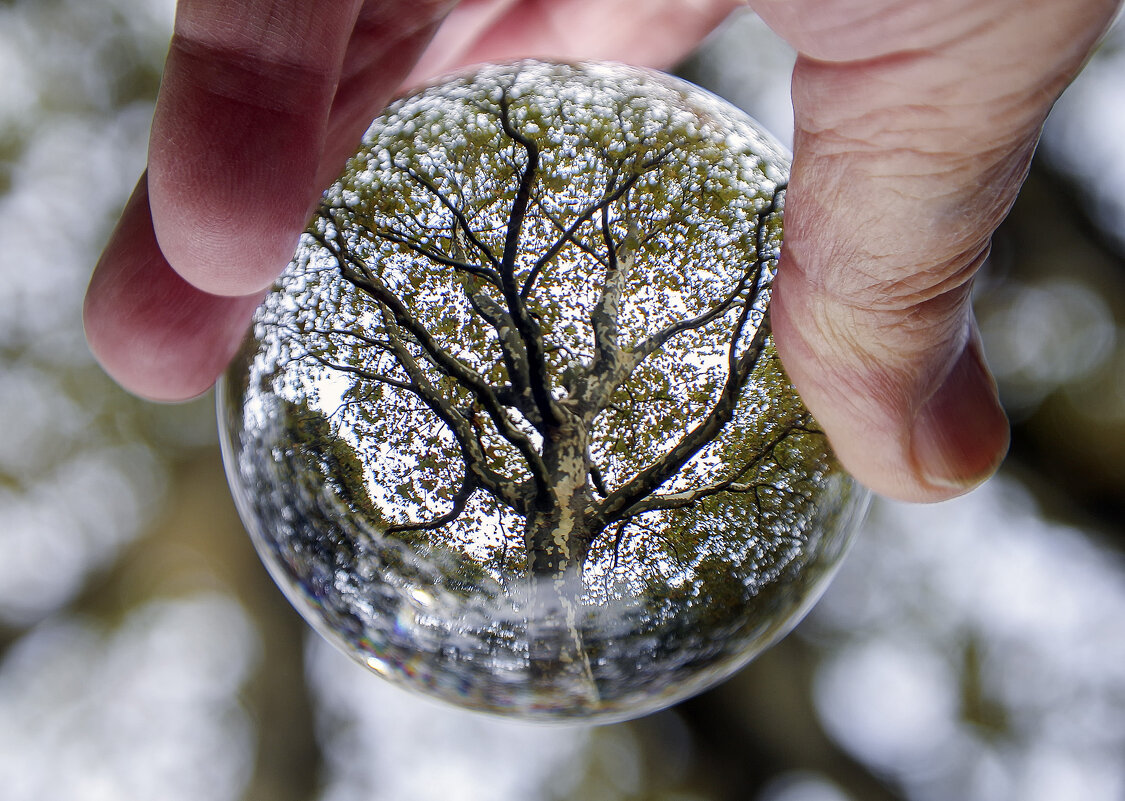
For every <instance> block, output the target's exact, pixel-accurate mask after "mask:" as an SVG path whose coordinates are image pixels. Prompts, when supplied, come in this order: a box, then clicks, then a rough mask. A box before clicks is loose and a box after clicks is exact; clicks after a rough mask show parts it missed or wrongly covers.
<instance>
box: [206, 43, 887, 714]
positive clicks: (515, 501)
mask: <svg viewBox="0 0 1125 801" xmlns="http://www.w3.org/2000/svg"><path fill="white" fill-rule="evenodd" d="M787 175H788V158H787V156H786V154H785V151H784V149H783V148H782V147H781V146H779V145H778V144H777V143H776V142H774V141H773V140H772V139H771V138H770V137H769V136H768V135H767V134H766V133H764V132H763V131H762V129H761V128H760V127H759V126H758V125H757V124H756V123H755V122H754V121H753V120H751V119H750V118H748V117H747V116H746V115H745V114H743V113H742V112H740V111H739V110H737V109H736V108H734V107H732V106H731V105H729V104H727V103H725V102H724V101H722V100H720V99H718V98H716V97H714V96H713V95H711V94H709V93H707V92H705V91H703V90H702V89H699V88H698V87H695V86H693V85H691V84H689V83H686V82H684V81H682V80H679V79H676V78H673V77H670V76H668V75H664V74H661V73H657V72H654V71H648V70H642V69H636V68H630V67H625V66H621V65H615V64H601V63H584V64H553V63H543V62H534V61H523V62H518V63H511V64H501V65H489V66H483V67H479V68H477V69H475V70H474V71H471V72H467V73H462V74H459V75H456V76H454V77H451V78H447V79H444V80H442V81H441V82H438V83H435V84H433V85H431V86H429V87H427V88H424V89H422V90H420V91H418V92H416V93H414V94H412V95H410V96H408V97H405V98H403V99H400V100H398V101H396V102H394V103H393V104H392V105H390V106H389V107H388V108H387V110H386V111H385V112H384V113H383V114H382V115H381V116H380V117H379V118H378V119H376V120H375V122H374V123H373V124H372V126H371V127H370V129H369V130H368V131H367V133H366V135H365V136H364V138H363V141H362V144H361V146H360V148H359V151H358V152H357V153H356V154H355V155H354V156H353V157H352V158H351V160H350V161H349V162H348V164H347V167H346V169H345V170H344V172H343V175H342V176H341V177H340V179H339V180H338V181H336V183H334V184H333V185H332V186H331V187H330V188H329V189H328V190H327V191H325V193H324V194H323V196H322V198H321V200H320V204H319V207H318V209H317V211H316V213H315V214H314V216H313V218H312V221H311V223H310V225H309V227H308V229H307V230H306V232H305V233H304V234H303V236H302V238H301V240H300V244H299V246H298V248H297V251H296V253H295V255H294V256H293V260H292V262H291V263H290V264H289V266H288V268H287V269H286V271H285V272H284V274H283V275H282V276H281V278H280V279H279V280H278V281H277V283H276V284H275V285H274V287H273V288H272V290H271V291H270V292H269V294H268V296H267V297H266V298H265V301H264V302H263V303H262V305H261V307H260V308H259V309H258V311H257V314H256V316H255V318H254V322H253V326H252V330H251V333H250V334H249V336H248V338H247V339H246V341H245V343H244V346H243V347H242V349H241V352H240V354H239V356H238V357H237V358H236V360H235V362H234V363H233V364H232V366H231V367H230V369H229V371H228V373H227V374H226V375H225V377H224V379H223V381H222V382H221V384H220V387H219V392H218V395H219V420H220V429H221V433H222V439H223V448H224V458H225V463H226V468H227V472H228V476H229V479H230V484H231V487H232V491H233V494H234V497H235V500H236V502H237V505H238V508H239V511H240V513H241V515H242V517H243V519H244V521H245V523H246V526H247V528H248V530H249V532H250V534H251V536H252V537H253V540H254V542H255V544H256V547H257V549H258V551H259V553H260V554H261V557H262V559H263V561H264V562H265V564H266V566H267V567H268V568H269V570H270V571H271V572H272V574H273V576H274V578H275V579H276V581H277V582H278V584H279V585H280V586H281V588H282V589H283V590H284V592H285V593H286V594H287V595H288V597H289V599H290V600H291V602H292V603H293V604H294V605H295V606H296V607H297V609H298V610H300V612H301V613H302V614H303V615H304V617H305V618H306V619H307V620H308V621H309V622H310V623H311V624H312V625H313V626H314V627H315V628H316V629H317V630H318V631H319V632H320V633H321V634H322V635H324V636H325V637H326V638H327V639H329V640H330V641H332V642H333V643H335V644H336V645H337V646H339V647H340V648H341V649H343V650H344V651H345V652H346V653H348V654H349V655H351V656H352V657H354V658H355V659H356V660H358V661H359V662H361V663H362V664H364V665H366V666H368V667H369V668H370V669H371V670H372V671H374V672H376V673H378V674H380V675H382V676H384V677H386V678H387V679H390V680H391V681H394V682H397V683H398V684H400V685H402V686H404V687H407V688H409V689H413V690H415V691H418V692H420V693H423V694H425V695H428V696H431V697H436V698H439V699H443V700H445V701H448V702H452V703H454V704H457V705H460V706H462V707H468V708H471V709H475V710H483V711H488V712H493V713H498V714H503V715H509V716H513V717H517V718H523V719H534V720H580V721H593V722H609V721H614V720H621V719H625V718H629V717H633V716H637V715H640V714H644V713H647V712H650V711H654V710H656V709H659V708H661V707H664V706H666V705H668V704H671V703H673V702H675V701H677V700H680V699H682V698H684V697H686V696H688V695H690V694H693V693H696V692H699V691H700V690H702V689H704V688H705V687H707V686H709V685H711V684H713V683H715V682H717V681H719V680H720V679H722V678H724V677H726V676H728V675H729V674H730V673H732V672H733V671H735V670H736V669H737V668H739V667H740V666H742V665H743V664H745V663H746V662H747V661H748V660H749V659H751V658H752V657H753V656H754V655H755V654H756V653H758V652H759V651H761V650H762V649H763V648H765V647H766V646H768V645H769V644H771V643H772V642H774V641H776V640H777V639H778V638H779V637H781V636H782V635H783V634H784V633H786V632H787V631H788V630H789V629H790V628H791V627H792V626H794V625H795V623H796V622H797V621H798V620H799V619H800V618H801V616H802V615H803V614H804V613H805V612H806V611H807V610H808V609H809V607H810V606H811V605H812V603H813V602H814V601H815V600H816V598H817V597H818V596H819V594H820V593H821V591H822V589H823V588H824V586H825V584H826V581H827V580H828V578H829V577H830V576H831V574H832V572H833V570H834V568H835V567H836V565H837V563H838V562H839V560H840V558H841V556H842V555H843V553H844V551H845V549H846V546H847V543H848V541H849V538H850V537H851V534H852V532H853V531H854V529H855V527H856V525H857V523H858V520H859V519H860V518H861V516H862V513H863V510H864V507H865V504H866V500H867V492H866V491H865V490H863V489H861V488H860V487H859V486H858V485H857V484H855V483H854V481H853V480H852V479H851V478H850V477H849V476H848V475H847V474H846V473H844V472H843V470H842V469H841V468H840V466H839V465H838V464H837V462H836V461H835V460H834V458H833V456H832V453H831V451H830V449H829V446H828V443H827V441H826V439H825V436H824V434H823V433H822V432H821V430H820V429H819V428H818V427H817V424H816V422H815V421H814V420H813V419H812V418H811V417H810V416H809V413H808V412H807V411H806V410H805V409H804V407H803V406H802V405H801V401H800V399H799V398H798V396H797V394H796V393H795V391H794V389H793V388H792V386H791V385H790V384H789V382H788V380H787V379H786V377H785V374H784V372H783V371H782V367H781V365H780V364H779V362H778V359H777V356H776V354H775V352H774V349H773V344H772V339H771V335H770V321H769V297H770V283H771V280H772V278H773V276H774V274H775V270H776V264H777V257H778V252H779V248H780V245H781V238H782V212H783V209H784V205H785V187H786V180H787Z"/></svg>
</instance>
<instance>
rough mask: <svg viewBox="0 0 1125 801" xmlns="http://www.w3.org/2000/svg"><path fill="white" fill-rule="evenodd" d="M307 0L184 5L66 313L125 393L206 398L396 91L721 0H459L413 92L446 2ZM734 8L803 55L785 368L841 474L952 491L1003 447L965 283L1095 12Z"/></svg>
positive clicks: (856, 0)
mask: <svg viewBox="0 0 1125 801" xmlns="http://www.w3.org/2000/svg"><path fill="white" fill-rule="evenodd" d="M274 5H276V6H277V8H276V9H274V8H273V7H274ZM298 5H300V6H301V7H297V6H298ZM320 5H322V4H313V3H306V4H296V3H292V2H291V3H285V4H281V3H278V4H274V3H271V2H267V0H246V2H241V3H217V2H214V1H213V0H182V1H181V3H180V6H179V9H178V11H177V38H176V39H175V40H174V42H173V48H172V51H171V53H170V56H169V62H168V66H167V70H166V74H165V79H164V84H163V88H162V93H161V100H160V102H159V104H158V107H157V115H156V120H155V122H154V128H153V139H152V147H151V150H150V171H149V173H148V177H147V180H146V178H142V180H141V183H140V185H139V186H138V188H137V191H136V192H135V194H134V196H133V198H132V199H131V200H130V203H129V205H128V206H127V208H126V210H125V213H124V214H123V216H122V220H121V222H120V223H119V226H118V228H117V230H116V232H115V234H114V236H113V238H112V239H111V241H110V244H109V246H108V247H107V249H106V252H105V253H104V254H103V256H102V259H101V261H100V262H99V265H98V268H97V270H96V271H95V275H94V278H93V280H92V282H91V286H90V292H89V295H88V298H87V307H86V325H87V333H88V336H89V339H90V343H91V347H92V348H93V350H94V352H95V354H96V355H97V356H98V358H99V360H100V361H101V362H102V364H103V365H104V366H105V367H106V369H107V370H108V371H109V372H110V373H111V375H113V376H114V377H115V378H117V380H118V381H120V382H121V383H122V384H123V385H124V386H125V387H126V388H128V389H130V390H132V391H134V392H136V393H137V394H140V395H143V396H146V397H151V398H154V399H164V400H177V399H182V398H186V397H190V396H192V395H195V394H198V393H200V392H202V391H204V390H205V389H206V388H207V387H208V386H210V384H211V383H212V381H213V380H214V378H215V377H216V376H217V375H218V373H219V372H221V370H222V369H223V367H224V366H225V364H226V362H227V361H228V360H229V358H230V356H231V354H232V353H233V351H234V349H235V348H236V347H237V345H238V343H239V341H240V339H241V336H242V333H243V331H244V329H245V326H246V324H247V321H248V319H249V316H250V314H251V313H252V311H253V308H254V307H255V306H256V304H257V302H258V299H259V292H260V290H261V288H262V287H264V286H265V285H266V284H268V283H269V282H270V281H271V280H272V279H273V278H274V276H275V275H276V273H277V272H278V271H279V270H280V269H281V268H282V267H283V266H284V264H285V263H286V262H287V261H288V259H289V256H290V254H291V253H292V250H293V247H294V244H295V241H296V237H297V236H298V234H299V232H300V231H301V230H302V228H303V227H304V224H305V221H306V219H307V217H308V214H309V212H310V210H311V207H312V204H313V203H314V202H315V199H316V197H317V195H318V193H319V188H320V187H321V186H323V185H326V184H327V183H328V182H329V181H330V180H331V179H332V178H333V177H335V175H336V173H337V172H338V171H339V169H340V168H341V166H342V164H343V161H344V159H345V158H346V156H347V155H348V154H349V153H350V152H351V151H352V150H353V149H354V147H355V145H356V142H357V141H358V138H359V136H360V134H361V133H362V131H363V129H364V128H365V127H366V125H367V123H368V121H369V120H370V118H371V117H373V116H374V115H375V114H376V113H377V112H378V111H379V110H380V109H381V107H382V106H383V105H384V104H385V103H386V101H387V100H388V99H389V97H390V96H391V94H392V93H393V92H394V91H395V89H396V88H397V87H398V85H399V84H400V83H401V82H402V81H403V80H404V79H406V80H416V79H419V78H421V77H424V76H425V75H427V74H429V73H430V72H435V71H441V70H443V69H445V68H448V67H453V66H457V65H459V64H462V63H471V62H473V61H478V60H482V59H500V58H508V57H514V56H521V55H528V56H530V55H538V56H553V57H558V58H580V57H589V58H616V59H619V60H624V61H632V62H634V63H649V64H654V65H660V64H666V63H668V62H670V61H672V60H674V59H675V58H676V57H678V56H679V55H681V54H682V53H683V52H686V50H687V49H688V48H689V47H690V46H691V45H693V44H695V43H696V42H697V41H698V40H699V39H700V38H702V36H703V35H704V34H705V33H706V31H708V30H709V29H710V28H711V27H712V26H713V25H714V24H715V23H717V22H718V20H719V19H721V18H722V16H724V15H725V13H726V12H727V11H729V9H730V7H731V5H732V2H731V0H712V2H699V3H693V4H688V3H684V2H682V1H681V2H677V0H660V1H659V2H658V1H657V0H615V1H614V2H612V3H610V2H608V0H601V2H596V1H595V0H557V2H554V3H547V2H544V0H467V1H466V2H463V3H462V4H461V5H459V6H457V8H456V9H455V10H454V11H453V15H452V16H451V17H450V19H449V20H448V22H447V24H446V25H445V26H443V27H442V30H441V33H440V34H439V38H438V40H437V41H435V43H434V46H433V47H431V48H430V50H429V51H428V52H427V53H426V54H425V55H424V56H422V61H421V62H420V63H419V64H418V65H417V67H415V68H414V70H413V72H412V73H411V75H410V77H409V78H406V75H407V71H408V70H411V69H412V66H413V65H415V62H416V60H417V59H418V57H419V56H420V55H421V54H422V53H423V49H424V47H425V43H426V42H427V41H428V40H429V37H430V36H431V34H432V33H433V31H434V30H435V28H436V26H437V24H438V21H439V20H440V19H441V17H442V15H443V14H444V13H445V12H446V11H447V10H448V8H449V7H450V6H451V5H452V3H450V2H436V1H435V0H430V2H421V3H420V2H413V3H412V2H403V1H401V0H400V2H369V3H366V4H363V3H360V2H358V0H353V2H350V3H344V4H340V6H346V8H342V7H340V6H336V5H334V6H332V7H331V8H330V9H327V10H323V11H322V9H321V8H319V7H317V6H320ZM754 5H755V7H756V9H757V10H758V11H759V13H761V14H762V16H763V17H764V18H765V19H766V20H767V21H768V22H769V23H770V24H771V25H772V26H773V27H774V28H775V30H777V31H778V32H779V33H780V34H781V35H782V36H784V37H785V38H786V39H787V40H788V41H790V43H791V44H793V45H794V46H795V47H796V48H797V50H798V51H799V53H800V54H801V55H800V57H799V59H798V64H797V68H796V70H795V74H794V106H795V110H796V123H797V124H796V129H797V133H796V146H795V157H794V167H793V179H792V181H791V183H790V189H789V192H788V196H787V204H786V206H787V210H786V245H785V249H784V254H783V257H782V258H783V265H782V269H781V271H780V274H779V275H780V277H779V280H778V281H777V284H776V290H775V297H774V301H773V306H772V318H773V325H774V330H775V333H776V336H777V340H778V348H779V350H780V352H781V354H782V357H783V361H784V362H785V364H786V367H787V368H788V370H789V372H790V374H791V377H792V378H793V380H794V382H795V383H796V385H797V387H798V389H799V390H800V391H801V394H802V396H804V398H805V400H806V402H807V403H808V405H809V407H810V409H811V410H812V412H813V413H814V415H816V416H817V418H818V419H819V420H820V422H821V424H822V425H823V426H824V427H825V429H826V431H827V432H828V434H829V437H830V439H831V441H832V443H833V445H834V447H835V449H836V451H837V453H838V455H839V456H840V458H841V460H842V461H843V463H844V465H845V466H846V467H848V468H849V469H850V470H851V471H852V472H853V473H854V474H856V476H857V477H858V478H859V479H860V480H861V481H863V482H864V483H866V484H867V485H869V486H871V487H872V488H873V489H875V490H877V491H880V492H882V493H885V494H887V495H892V496H896V497H900V498H907V499H913V500H938V499H941V498H945V497H949V496H951V495H955V494H958V493H960V492H963V491H965V490H967V489H968V488H970V487H971V486H973V485H974V484H975V483H977V482H979V481H980V480H983V478H985V477H986V476H987V475H988V474H990V473H991V472H992V470H993V469H994V468H995V465H996V463H997V462H998V461H999V458H1001V457H1002V455H1003V451H1004V450H1005V448H1006V443H1007V424H1006V421H1005V420H1004V416H1003V413H1002V411H1001V410H1000V408H999V405H998V403H997V401H996V398H995V391H994V387H993V385H992V381H991V378H990V377H989V376H988V373H987V370H986V369H985V368H984V366H983V362H982V360H981V358H980V351H979V340H978V338H977V336H976V334H975V327H974V326H973V323H972V317H971V312H970V310H969V306H968V288H969V281H970V279H971V276H972V273H973V272H974V271H975V269H976V268H977V267H979V265H980V263H981V262H982V261H983V259H984V255H985V254H986V252H987V247H988V240H989V237H990V236H991V233H992V231H993V230H994V229H995V227H996V225H997V224H998V223H999V221H1000V219H1001V218H1002V217H1003V216H1004V214H1005V213H1006V212H1007V210H1008V208H1009V207H1010V205H1011V202H1012V200H1013V199H1014V197H1015V194H1016V192H1017V191H1018V188H1019V185H1020V184H1021V183H1022V180H1023V177H1024V174H1025V171H1026V167H1027V163H1028V161H1029V159H1030V156H1031V153H1032V151H1033V149H1034V145H1035V141H1036V139H1037V136H1038V132H1039V129H1040V126H1041V124H1042V120H1043V117H1044V116H1045V115H1046V112H1047V110H1048V109H1049V107H1050V105H1051V103H1052V102H1053V101H1054V99H1055V98H1056V97H1057V95H1058V93H1059V92H1060V91H1061V90H1062V88H1063V86H1064V85H1065V84H1066V82H1067V81H1068V80H1069V79H1070V77H1072V75H1073V74H1074V72H1076V71H1077V69H1078V68H1079V66H1080V65H1081V63H1082V60H1083V59H1084V58H1085V56H1086V54H1087V53H1088V52H1089V50H1090V48H1091V47H1092V46H1093V44H1094V42H1095V41H1096V39H1097V37H1098V35H1099V34H1100V33H1101V31H1102V30H1103V29H1104V27H1105V25H1106V24H1107V23H1108V20H1109V19H1110V18H1111V16H1112V12H1113V7H1114V4H1113V3H1112V2H1110V1H1109V0H1082V2H1073V0H1072V2H1064V0H1052V2H1046V1H1045V2H1040V3H1037V4H1034V7H1032V8H1027V7H1025V4H1023V3H1020V2H1019V0H996V2H991V3H986V2H982V0H976V2H967V1H966V0H948V1H947V2H932V1H931V2H915V3H901V2H898V3H896V2H892V0H851V2H845V1H842V2H836V3H832V4H828V3H824V2H814V0H785V1H783V0H760V2H756V3H754ZM595 15H596V16H595ZM607 15H608V16H607ZM615 15H616V18H619V19H622V20H626V21H625V22H622V23H621V24H613V23H612V22H611V19H612V18H613V17H614V16H615ZM586 20H589V21H586ZM282 65H284V66H282ZM170 265H172V266H170ZM173 266H174V268H175V269H173ZM181 276H182V277H181ZM208 291H210V292H213V293H216V294H208ZM243 293H246V294H243Z"/></svg>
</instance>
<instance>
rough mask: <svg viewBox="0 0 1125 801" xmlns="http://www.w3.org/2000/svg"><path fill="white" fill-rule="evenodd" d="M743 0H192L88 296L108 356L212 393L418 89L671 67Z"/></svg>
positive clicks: (110, 361)
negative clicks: (364, 151) (484, 75)
mask: <svg viewBox="0 0 1125 801" xmlns="http://www.w3.org/2000/svg"><path fill="white" fill-rule="evenodd" d="M736 4H737V1H736V0H693V2H691V3H684V2H683V0H550V1H549V2H546V1H545V0H462V2H460V3H457V2H456V0H367V1H366V2H365V1H364V0H339V2H333V3H321V2H315V1H314V0H302V1H298V0H286V1H285V2H277V1H276V0H238V1H237V2H232V1H230V0H225V1H220V0H180V2H179V4H178V6H177V9H176V27H175V34H174V36H173V40H172V44H171V49H170V51H169V54H168V61H167V63H166V65H165V71H164V77H163V81H162V84H161V91H160V98H159V100H158V102H157V106H156V114H155V118H154V121H153V128H152V137H151V140H150V144H149V163H148V171H147V172H146V174H145V175H143V176H142V177H141V180H140V182H139V184H138V185H137V188H136V190H135V191H134V193H133V196H132V197H131V198H130V200H129V202H128V204H127V205H126V207H125V210H124V212H123V213H122V216H121V219H120V221H119V222H118V225H117V228H116V229H115V231H114V233H113V235H112V237H111V239H110V241H109V243H108V245H107V246H106V249H105V251H104V252H103V254H102V256H101V259H100V260H99V262H98V265H97V268H96V269H95V271H94V275H93V278H92V279H91V282H90V287H89V290H88V292H87V296H86V307H85V313H84V318H85V325H86V336H87V339H88V340H89V343H90V347H91V349H92V350H93V352H94V355H95V356H96V357H97V358H98V360H99V361H100V362H101V364H102V366H103V367H104V368H105V369H106V371H107V372H108V373H109V374H110V375H111V376H113V377H114V378H115V379H116V380H117V381H118V382H119V383H120V384H121V385H122V386H124V387H125V388H126V389H128V390H130V391H132V392H134V393H136V394H138V395H141V396H143V397H146V398H150V399H153V400H165V401H175V400H184V399H187V398H191V397H194V396H196V395H199V394H201V393H202V392H204V391H206V390H207V389H208V388H209V387H210V386H211V384H212V383H213V382H214V381H215V378H216V377H217V376H218V375H219V373H221V372H222V370H223V369H224V368H225V367H226V365H227V363H228V362H229V361H230V359H231V357H232V355H233V354H234V351H235V350H236V349H237V347H238V345H239V343H240V342H241V340H242V337H243V335H244V333H245V330H246V327H247V324H248V323H249V320H250V316H251V314H252V313H253V311H254V309H255V307H256V306H257V305H258V302H259V300H260V299H261V295H262V290H263V289H264V288H265V287H266V286H268V285H269V284H270V282H272V281H273V279H274V278H276V276H277V275H278V273H280V271H281V270H282V268H284V266H285V265H286V264H287V263H288V261H289V259H290V258H291V256H292V254H293V251H294V249H295V247H296V243H297V238H298V236H299V235H300V232H301V231H302V230H303V229H304V227H305V225H306V224H307V222H308V218H309V216H310V214H311V212H312V209H313V207H314V205H315V203H316V201H317V198H318V197H319V195H320V191H321V190H322V189H323V188H324V187H325V186H327V185H328V184H329V183H331V181H332V180H334V179H335V178H336V177H337V176H338V175H339V173H340V172H341V171H342V169H343V166H344V162H345V160H346V159H347V157H348V156H350V155H351V154H352V153H353V152H354V151H355V149H356V147H357V146H358V144H359V139H360V137H361V135H362V134H363V132H364V130H365V129H366V128H367V126H368V125H369V124H370V121H371V119H372V118H374V117H375V116H376V115H377V114H378V113H379V112H380V111H381V110H382V108H383V106H384V105H385V104H386V103H387V101H388V100H389V99H390V98H391V96H392V95H393V94H394V93H395V92H396V91H397V90H398V88H399V87H400V85H402V84H403V82H404V80H405V81H408V82H416V81H418V80H421V79H424V78H426V77H429V76H430V75H433V74H435V73H436V72H440V71H444V70H446V69H450V68H453V67H457V66H459V65H462V64H469V63H473V62H475V61H479V60H483V59H503V58H513V57H517V56H540V57H556V58H562V59H580V58H603V59H608V58H617V59H620V60H624V61H630V62H633V63H636V64H648V65H652V66H667V65H668V64H670V63H672V62H673V61H675V60H676V59H678V58H680V57H682V56H683V55H685V54H686V53H687V52H688V51H690V49H691V48H692V47H694V46H695V45H696V44H698V42H699V40H700V39H702V38H703V36H705V35H706V34H707V33H708V32H709V31H710V30H711V29H712V28H714V27H715V26H716V25H717V24H718V23H719V22H720V21H722V19H723V18H724V17H726V15H727V14H728V13H729V12H730V11H731V10H732V9H733V8H734V6H735V5H736ZM451 9H453V13H452V16H451V17H450V18H449V19H448V21H447V24H445V25H444V26H443V27H442V31H441V33H440V34H439V36H438V39H437V40H435V41H434V42H433V46H432V47H430V49H429V51H428V52H427V53H426V55H425V57H424V59H423V61H422V62H421V63H418V59H419V57H420V56H422V54H423V52H424V51H425V50H426V46H427V43H429V42H430V40H431V37H432V36H433V34H434V32H435V30H437V28H438V25H439V23H441V21H442V19H443V17H445V15H446V14H447V13H448V12H449V11H450V10H451ZM408 74H409V77H408Z"/></svg>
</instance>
